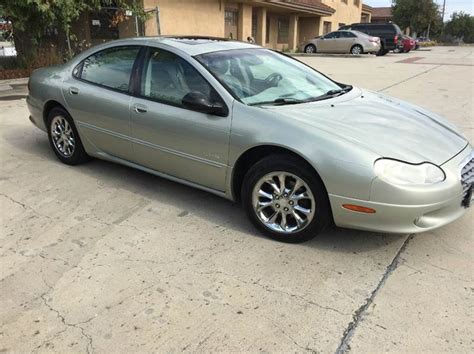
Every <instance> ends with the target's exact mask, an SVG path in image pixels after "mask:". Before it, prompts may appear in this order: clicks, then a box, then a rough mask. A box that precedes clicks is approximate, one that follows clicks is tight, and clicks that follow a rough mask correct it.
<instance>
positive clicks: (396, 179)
mask: <svg viewBox="0 0 474 354" xmlns="http://www.w3.org/2000/svg"><path fill="white" fill-rule="evenodd" d="M374 169H375V174H376V175H377V176H378V177H380V178H381V179H383V180H385V181H387V182H389V183H393V184H434V183H438V182H442V181H444V180H445V178H446V176H445V174H444V172H443V170H442V169H441V168H439V167H438V166H436V165H433V164H431V163H428V162H425V163H422V164H419V165H412V164H409V163H406V162H401V161H397V160H391V159H380V160H377V161H375V165H374Z"/></svg>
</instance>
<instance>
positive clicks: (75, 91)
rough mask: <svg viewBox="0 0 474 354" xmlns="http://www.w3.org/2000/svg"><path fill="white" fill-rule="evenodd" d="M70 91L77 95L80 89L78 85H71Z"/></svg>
mask: <svg viewBox="0 0 474 354" xmlns="http://www.w3.org/2000/svg"><path fill="white" fill-rule="evenodd" d="M69 93H70V94H71V95H77V94H79V89H78V88H77V87H70V88H69Z"/></svg>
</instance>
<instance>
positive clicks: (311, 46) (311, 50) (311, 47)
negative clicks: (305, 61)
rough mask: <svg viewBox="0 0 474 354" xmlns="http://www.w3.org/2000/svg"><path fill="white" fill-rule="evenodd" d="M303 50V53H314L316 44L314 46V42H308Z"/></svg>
mask: <svg viewBox="0 0 474 354" xmlns="http://www.w3.org/2000/svg"><path fill="white" fill-rule="evenodd" d="M304 52H305V53H308V54H311V53H316V46H315V45H314V44H308V45H307V46H306V47H305V48H304Z"/></svg>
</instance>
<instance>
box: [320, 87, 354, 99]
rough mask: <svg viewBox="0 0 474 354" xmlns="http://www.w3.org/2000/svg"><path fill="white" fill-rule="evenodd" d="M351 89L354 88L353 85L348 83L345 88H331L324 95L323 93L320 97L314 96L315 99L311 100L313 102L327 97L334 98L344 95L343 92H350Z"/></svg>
mask: <svg viewBox="0 0 474 354" xmlns="http://www.w3.org/2000/svg"><path fill="white" fill-rule="evenodd" d="M350 90H352V86H351V85H347V86H345V87H344V88H340V89H336V90H329V91H328V92H326V93H325V94H324V95H321V96H318V97H315V98H313V99H312V100H311V102H315V101H321V100H326V99H328V98H334V97H337V96H340V95H343V94H345V93H347V92H349V91H350Z"/></svg>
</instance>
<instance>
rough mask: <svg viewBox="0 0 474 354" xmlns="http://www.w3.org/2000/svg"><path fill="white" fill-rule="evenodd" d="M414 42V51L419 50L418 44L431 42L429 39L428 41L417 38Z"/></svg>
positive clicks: (425, 38) (424, 38)
mask: <svg viewBox="0 0 474 354" xmlns="http://www.w3.org/2000/svg"><path fill="white" fill-rule="evenodd" d="M415 42H416V44H415V50H417V49H420V47H421V44H420V43H425V42H431V39H429V38H427V37H418V38H416V40H415Z"/></svg>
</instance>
